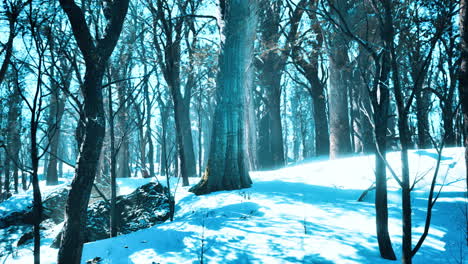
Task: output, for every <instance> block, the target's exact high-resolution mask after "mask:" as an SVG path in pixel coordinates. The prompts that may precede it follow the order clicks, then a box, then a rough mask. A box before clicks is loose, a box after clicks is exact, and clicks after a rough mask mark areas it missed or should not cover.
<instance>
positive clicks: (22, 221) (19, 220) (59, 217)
mask: <svg viewBox="0 0 468 264" xmlns="http://www.w3.org/2000/svg"><path fill="white" fill-rule="evenodd" d="M68 192H69V189H68V188H61V189H58V190H55V191H53V192H51V193H49V194H48V195H47V196H46V197H45V198H44V199H43V202H42V206H43V215H42V221H44V220H46V219H52V220H53V221H54V222H55V223H60V222H63V219H64V215H63V212H64V211H65V204H66V202H67V197H68ZM32 210H33V208H32V204H31V205H30V206H28V207H27V208H26V209H25V210H22V211H17V212H12V213H10V214H8V215H6V216H2V217H0V228H6V227H9V226H12V225H32V224H34V217H33V213H32Z"/></svg>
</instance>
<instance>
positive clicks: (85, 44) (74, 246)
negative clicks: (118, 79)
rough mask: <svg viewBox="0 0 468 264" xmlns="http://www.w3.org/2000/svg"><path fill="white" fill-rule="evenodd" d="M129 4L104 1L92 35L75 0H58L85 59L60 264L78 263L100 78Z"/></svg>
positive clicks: (98, 137)
mask: <svg viewBox="0 0 468 264" xmlns="http://www.w3.org/2000/svg"><path fill="white" fill-rule="evenodd" d="M128 5H129V0H116V1H113V2H107V1H106V5H105V8H104V10H103V11H104V12H103V13H104V16H105V19H106V21H107V25H106V27H105V30H104V34H103V35H102V36H101V37H96V39H95V38H94V37H93V36H92V35H91V32H90V29H89V27H88V25H87V22H86V18H85V15H84V11H83V10H82V9H81V8H80V7H79V6H78V5H76V3H75V1H74V0H60V6H61V7H62V9H63V10H64V11H65V13H66V14H67V16H68V19H69V20H70V24H71V26H72V30H73V35H74V37H75V40H76V42H77V44H78V47H79V48H80V50H81V53H82V54H83V57H84V60H85V63H86V73H85V77H84V83H83V86H82V87H81V90H82V93H83V97H84V109H83V110H84V111H83V117H84V119H82V121H85V122H86V123H85V124H83V123H82V122H80V123H79V124H78V128H77V130H81V131H82V134H81V135H82V139H81V142H82V143H81V144H80V156H79V158H78V162H77V164H76V171H75V177H74V179H73V182H72V184H71V190H70V194H69V197H68V200H67V206H66V209H65V214H66V222H65V225H64V227H63V229H64V231H63V235H62V242H61V245H60V249H59V253H58V263H59V264H78V263H80V260H81V252H82V248H83V230H84V229H85V227H86V208H87V206H88V202H89V196H90V193H91V188H92V185H93V182H94V179H95V177H96V171H97V167H98V160H99V156H100V152H101V147H102V143H103V140H104V133H105V117H104V105H103V94H102V89H101V88H102V79H103V75H104V71H105V68H106V64H107V61H108V60H109V57H110V56H111V54H112V51H113V50H114V48H115V45H116V44H117V41H118V39H119V36H120V33H121V31H122V25H123V22H124V19H125V16H126V14H127V10H128Z"/></svg>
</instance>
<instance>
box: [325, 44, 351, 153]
mask: <svg viewBox="0 0 468 264" xmlns="http://www.w3.org/2000/svg"><path fill="white" fill-rule="evenodd" d="M342 38H343V37H342V36H334V39H333V40H331V41H332V42H333V43H334V45H331V47H330V51H329V53H330V55H329V57H330V70H329V72H330V78H329V96H328V108H329V113H330V158H337V157H339V156H341V155H344V154H349V153H351V138H350V134H351V133H350V126H349V112H348V85H349V82H348V79H349V75H350V73H349V71H348V69H347V67H348V65H347V64H348V50H347V47H346V43H345V41H344V39H342Z"/></svg>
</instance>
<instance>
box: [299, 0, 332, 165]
mask: <svg viewBox="0 0 468 264" xmlns="http://www.w3.org/2000/svg"><path fill="white" fill-rule="evenodd" d="M308 9H309V10H308V12H307V14H308V16H309V18H310V20H311V24H312V25H311V29H310V31H311V32H313V35H314V40H313V41H312V44H311V46H312V49H310V48H309V45H306V43H307V42H306V39H305V38H299V39H298V40H297V41H296V42H295V45H294V47H293V50H292V55H293V61H294V66H295V67H296V69H297V71H298V72H300V73H301V74H302V75H303V76H304V77H305V78H306V79H307V82H308V85H304V86H305V87H306V89H307V91H308V92H309V94H310V96H311V98H312V110H313V111H312V112H313V117H314V124H315V126H314V127H315V154H316V155H317V156H328V155H329V154H330V134H329V130H328V114H327V99H326V81H327V76H326V75H327V73H326V72H325V71H324V69H323V67H321V64H320V63H321V60H322V54H321V52H320V51H321V50H322V46H323V38H324V37H323V32H322V28H321V27H320V23H319V22H318V20H317V15H316V11H317V4H316V2H314V1H310V2H309V6H308ZM309 49H310V50H309Z"/></svg>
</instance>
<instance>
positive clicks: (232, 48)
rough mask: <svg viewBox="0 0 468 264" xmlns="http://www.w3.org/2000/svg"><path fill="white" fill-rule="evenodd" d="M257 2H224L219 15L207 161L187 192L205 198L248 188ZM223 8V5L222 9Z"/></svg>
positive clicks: (237, 0) (249, 182)
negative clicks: (221, 21) (220, 23)
mask: <svg viewBox="0 0 468 264" xmlns="http://www.w3.org/2000/svg"><path fill="white" fill-rule="evenodd" d="M257 5H258V1H257V0H249V1H245V0H230V1H226V2H225V5H224V10H222V11H221V14H222V15H223V18H224V21H225V25H224V29H223V34H224V36H225V42H224V43H222V54H221V55H220V61H219V62H220V63H219V65H220V72H219V76H218V89H217V100H218V104H217V105H216V111H215V116H214V126H213V135H212V136H213V138H212V142H211V150H210V158H209V161H208V166H207V169H206V171H205V174H204V176H203V178H202V179H201V181H200V182H199V183H198V184H197V185H195V186H194V187H192V188H191V189H190V190H191V191H192V192H193V193H195V194H197V195H200V194H207V193H211V192H215V191H221V190H234V189H241V188H246V187H250V185H251V184H252V181H251V179H250V176H249V172H248V169H249V165H248V162H249V161H248V156H247V155H248V150H247V145H246V140H245V138H244V137H245V135H246V133H245V122H244V119H245V111H246V110H247V109H246V106H245V104H246V101H245V100H246V99H245V97H246V93H248V92H249V91H248V90H247V87H249V84H248V83H247V82H248V81H250V80H249V78H247V77H248V76H247V75H248V74H247V73H246V72H247V71H249V70H252V69H251V59H252V55H253V43H254V39H255V31H256V26H257V12H258V10H257V8H258V6H257ZM222 6H223V5H222Z"/></svg>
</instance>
